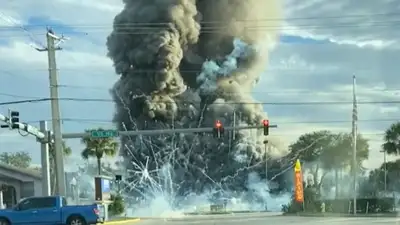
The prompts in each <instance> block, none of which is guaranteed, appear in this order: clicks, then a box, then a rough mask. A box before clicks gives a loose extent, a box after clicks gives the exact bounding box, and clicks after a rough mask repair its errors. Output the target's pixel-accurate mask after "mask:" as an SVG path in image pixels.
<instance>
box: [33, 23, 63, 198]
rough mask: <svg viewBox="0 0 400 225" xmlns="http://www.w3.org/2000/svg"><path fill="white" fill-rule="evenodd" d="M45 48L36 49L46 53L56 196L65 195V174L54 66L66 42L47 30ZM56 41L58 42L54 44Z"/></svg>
mask: <svg viewBox="0 0 400 225" xmlns="http://www.w3.org/2000/svg"><path fill="white" fill-rule="evenodd" d="M46 37H47V47H46V48H44V49H36V50H38V51H40V52H47V57H48V63H49V81H50V98H51V115H52V125H53V132H54V150H55V160H54V164H55V167H56V168H55V171H56V182H57V190H56V194H58V195H65V194H66V187H65V174H64V160H63V149H62V134H61V120H60V105H59V98H58V78H57V64H56V51H59V50H62V48H61V47H59V46H58V44H59V43H61V42H63V41H64V40H66V39H65V38H64V37H57V36H56V35H55V34H54V32H53V31H52V30H51V29H48V30H47V33H46ZM56 41H57V42H58V43H57V44H56Z"/></svg>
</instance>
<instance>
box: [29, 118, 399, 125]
mask: <svg viewBox="0 0 400 225" xmlns="http://www.w3.org/2000/svg"><path fill="white" fill-rule="evenodd" d="M61 120H62V121H63V122H79V123H80V122H83V123H109V124H114V122H113V121H112V120H105V119H82V118H61ZM45 121H51V119H48V120H45ZM396 121H400V118H376V119H375V118H374V119H372V118H371V119H360V120H358V122H361V123H375V122H396ZM38 122H39V120H34V121H29V122H27V123H38ZM274 123H276V124H341V123H351V120H315V121H313V120H303V121H301V120H293V121H279V120H276V121H275V120H274Z"/></svg>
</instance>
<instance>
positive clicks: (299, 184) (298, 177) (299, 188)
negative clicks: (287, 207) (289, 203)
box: [294, 160, 304, 203]
mask: <svg viewBox="0 0 400 225" xmlns="http://www.w3.org/2000/svg"><path fill="white" fill-rule="evenodd" d="M294 199H295V201H296V202H298V203H303V202H304V189H303V173H302V171H301V164H300V160H297V161H296V165H295V167H294Z"/></svg>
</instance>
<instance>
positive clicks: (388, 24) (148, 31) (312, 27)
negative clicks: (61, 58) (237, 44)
mask: <svg viewBox="0 0 400 225" xmlns="http://www.w3.org/2000/svg"><path fill="white" fill-rule="evenodd" d="M399 25H400V20H396V21H384V22H380V23H379V22H375V23H369V24H360V23H359V22H357V23H356V22H353V23H347V24H327V25H316V24H315V25H310V24H306V25H291V26H286V27H285V26H257V27H246V30H247V31H248V32H257V31H281V32H284V31H297V30H301V29H309V30H325V29H328V30H332V29H341V28H352V29H362V28H374V29H376V28H378V29H379V28H385V29H387V28H391V29H392V28H394V27H397V26H399ZM100 28H101V27H100ZM137 28H140V27H136V28H135V27H131V28H129V29H131V30H132V31H129V30H128V31H126V29H127V28H124V29H125V30H123V31H119V32H114V33H115V34H126V35H147V34H153V33H155V32H157V30H156V29H155V28H151V27H147V28H146V27H141V29H143V30H138V29H137ZM96 32H100V33H101V32H110V31H109V29H108V28H106V27H104V28H102V29H90V28H85V32H84V34H88V33H96ZM223 32H224V27H214V28H213V27H209V28H203V29H201V30H200V33H203V34H217V33H223ZM79 33H80V32H79V31H64V32H63V34H65V35H68V34H79ZM31 34H32V35H44V34H45V32H37V33H36V32H35V33H33V32H32V33H31ZM20 36H24V35H22V34H21V35H20V34H4V35H0V38H11V37H20Z"/></svg>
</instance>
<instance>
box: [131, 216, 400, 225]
mask: <svg viewBox="0 0 400 225" xmlns="http://www.w3.org/2000/svg"><path fill="white" fill-rule="evenodd" d="M399 222H400V217H399V218H384V217H380V218H378V217H372V218H371V217H370V218H366V217H364V218H346V217H336V218H335V217H331V218H327V217H325V218H324V217H297V216H278V215H271V214H264V213H251V214H250V213H249V214H236V215H212V216H210V215H208V216H185V217H184V218H169V219H155V218H152V219H150V218H148V219H146V218H143V219H142V220H141V221H140V222H137V223H135V225H160V224H164V225H186V224H189V225H191V224H193V225H243V224H249V225H368V224H369V225H374V224H379V225H392V224H398V223H399Z"/></svg>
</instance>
